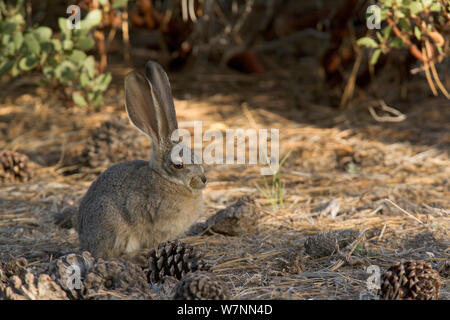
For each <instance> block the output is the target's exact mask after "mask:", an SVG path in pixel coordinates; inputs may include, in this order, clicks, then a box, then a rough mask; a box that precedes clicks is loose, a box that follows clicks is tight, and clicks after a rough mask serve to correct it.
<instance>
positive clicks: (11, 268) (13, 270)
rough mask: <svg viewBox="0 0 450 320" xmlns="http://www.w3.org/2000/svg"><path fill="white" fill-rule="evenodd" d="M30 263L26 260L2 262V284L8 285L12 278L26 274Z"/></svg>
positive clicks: (0, 279)
mask: <svg viewBox="0 0 450 320" xmlns="http://www.w3.org/2000/svg"><path fill="white" fill-rule="evenodd" d="M27 265H28V261H27V259H25V258H19V259H17V260H10V261H1V262H0V284H1V283H6V282H7V281H8V279H9V278H11V277H12V276H17V275H23V274H25V273H26V267H27Z"/></svg>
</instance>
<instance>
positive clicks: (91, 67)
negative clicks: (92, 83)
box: [83, 56, 95, 79]
mask: <svg viewBox="0 0 450 320" xmlns="http://www.w3.org/2000/svg"><path fill="white" fill-rule="evenodd" d="M83 67H84V70H86V72H87V74H88V75H89V78H91V79H93V78H94V75H95V60H94V57H93V56H89V57H87V59H86V61H85V62H84V65H83Z"/></svg>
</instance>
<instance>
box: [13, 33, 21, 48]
mask: <svg viewBox="0 0 450 320" xmlns="http://www.w3.org/2000/svg"><path fill="white" fill-rule="evenodd" d="M13 43H14V47H15V49H16V50H19V49H20V47H21V46H22V44H23V35H22V33H21V32H16V34H15V35H14V37H13Z"/></svg>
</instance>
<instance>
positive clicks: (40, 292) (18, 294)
mask: <svg viewBox="0 0 450 320" xmlns="http://www.w3.org/2000/svg"><path fill="white" fill-rule="evenodd" d="M27 264H28V263H27V261H26V259H19V260H17V261H10V262H7V263H0V299H9V300H67V299H68V297H67V295H66V293H65V292H64V290H63V289H62V288H61V287H60V286H59V285H58V284H57V283H56V282H55V281H54V280H52V279H51V277H50V276H49V275H48V274H44V273H42V274H40V275H35V274H34V273H32V272H31V271H30V270H29V269H27V268H26V266H27Z"/></svg>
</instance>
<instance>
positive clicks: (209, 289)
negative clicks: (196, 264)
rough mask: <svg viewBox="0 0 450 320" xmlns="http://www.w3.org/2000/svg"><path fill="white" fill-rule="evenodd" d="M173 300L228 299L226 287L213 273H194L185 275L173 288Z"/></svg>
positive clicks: (228, 291)
mask: <svg viewBox="0 0 450 320" xmlns="http://www.w3.org/2000/svg"><path fill="white" fill-rule="evenodd" d="M173 299H175V300H226V299H230V290H229V289H228V287H227V285H226V284H225V283H224V282H223V281H222V280H220V279H219V278H218V277H216V276H215V275H214V274H213V273H210V272H206V271H196V272H191V273H188V274H186V275H185V276H184V277H183V278H181V280H180V281H179V282H178V283H177V285H176V286H175V288H174V296H173Z"/></svg>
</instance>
